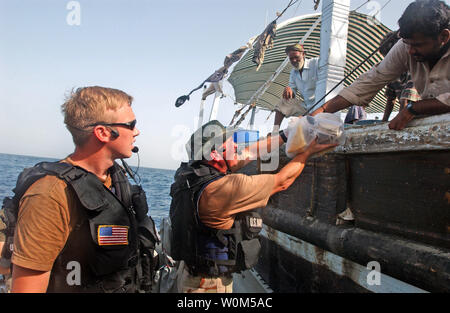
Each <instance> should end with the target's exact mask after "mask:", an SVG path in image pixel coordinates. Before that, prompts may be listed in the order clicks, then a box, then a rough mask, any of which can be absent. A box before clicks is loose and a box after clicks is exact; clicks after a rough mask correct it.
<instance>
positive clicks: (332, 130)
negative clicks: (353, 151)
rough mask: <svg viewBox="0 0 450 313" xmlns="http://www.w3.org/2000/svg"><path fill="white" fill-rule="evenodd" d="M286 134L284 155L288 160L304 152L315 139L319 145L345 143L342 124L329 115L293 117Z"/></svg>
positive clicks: (339, 120)
mask: <svg viewBox="0 0 450 313" xmlns="http://www.w3.org/2000/svg"><path fill="white" fill-rule="evenodd" d="M288 134H289V136H288V140H287V142H286V155H287V156H288V157H290V158H293V157H294V156H296V155H297V154H299V153H302V152H303V151H305V150H306V148H308V146H309V144H310V143H311V142H312V141H313V140H314V139H315V138H316V137H317V142H318V143H320V144H330V143H337V144H342V143H343V142H344V141H345V134H344V123H343V122H342V121H341V119H340V118H339V116H337V115H334V114H331V113H320V114H317V115H316V116H304V117H294V118H292V119H291V121H290V122H289V126H288Z"/></svg>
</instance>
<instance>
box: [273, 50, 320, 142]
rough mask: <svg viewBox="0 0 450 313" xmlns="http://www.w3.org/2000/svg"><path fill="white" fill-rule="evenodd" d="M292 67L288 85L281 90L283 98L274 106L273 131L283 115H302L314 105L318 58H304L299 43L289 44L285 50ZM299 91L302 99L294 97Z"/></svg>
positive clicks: (277, 128) (276, 128) (303, 52)
mask: <svg viewBox="0 0 450 313" xmlns="http://www.w3.org/2000/svg"><path fill="white" fill-rule="evenodd" d="M285 52H286V54H287V56H288V57H289V61H290V62H291V64H292V66H293V69H292V70H291V74H290V76H289V85H288V86H287V87H286V88H285V89H284V91H283V98H282V99H281V101H280V103H279V104H278V105H277V107H276V108H275V121H274V125H273V132H274V133H275V132H277V131H278V130H279V127H280V124H281V122H282V121H283V119H284V117H289V116H299V115H303V114H304V113H305V112H306V111H307V110H308V109H309V108H310V107H311V106H313V105H314V101H315V92H316V81H317V72H318V68H319V58H312V59H305V49H304V48H303V46H302V45H300V44H295V45H290V46H287V47H286V50H285ZM297 91H298V92H300V94H301V95H302V97H303V101H302V100H301V99H299V98H298V97H297V98H296V96H295V94H296V92H297Z"/></svg>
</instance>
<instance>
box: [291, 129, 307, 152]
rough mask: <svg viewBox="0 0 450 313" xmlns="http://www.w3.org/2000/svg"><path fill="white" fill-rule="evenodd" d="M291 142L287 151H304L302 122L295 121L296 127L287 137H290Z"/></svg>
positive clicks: (304, 142)
mask: <svg viewBox="0 0 450 313" xmlns="http://www.w3.org/2000/svg"><path fill="white" fill-rule="evenodd" d="M291 136H292V138H291V140H290V141H291V144H290V146H289V149H288V151H287V152H288V153H293V154H298V153H301V152H303V151H304V149H305V147H306V141H305V136H304V135H303V127H302V123H297V127H296V128H295V131H294V132H293V134H291V133H289V137H291Z"/></svg>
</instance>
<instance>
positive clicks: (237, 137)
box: [233, 129, 259, 145]
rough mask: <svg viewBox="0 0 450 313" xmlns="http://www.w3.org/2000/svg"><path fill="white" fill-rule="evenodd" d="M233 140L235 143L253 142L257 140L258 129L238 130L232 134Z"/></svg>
mask: <svg viewBox="0 0 450 313" xmlns="http://www.w3.org/2000/svg"><path fill="white" fill-rule="evenodd" d="M233 136H234V138H233V139H234V142H235V143H237V144H246V145H247V144H249V143H250V142H255V141H258V140H259V131H258V130H246V129H242V130H238V131H236V132H235V133H234V134H233Z"/></svg>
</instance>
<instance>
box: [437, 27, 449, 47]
mask: <svg viewBox="0 0 450 313" xmlns="http://www.w3.org/2000/svg"><path fill="white" fill-rule="evenodd" d="M439 40H440V41H441V43H442V46H444V45H446V44H447V43H448V41H449V40H450V30H448V29H444V30H443V31H442V32H441V33H440V34H439Z"/></svg>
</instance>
